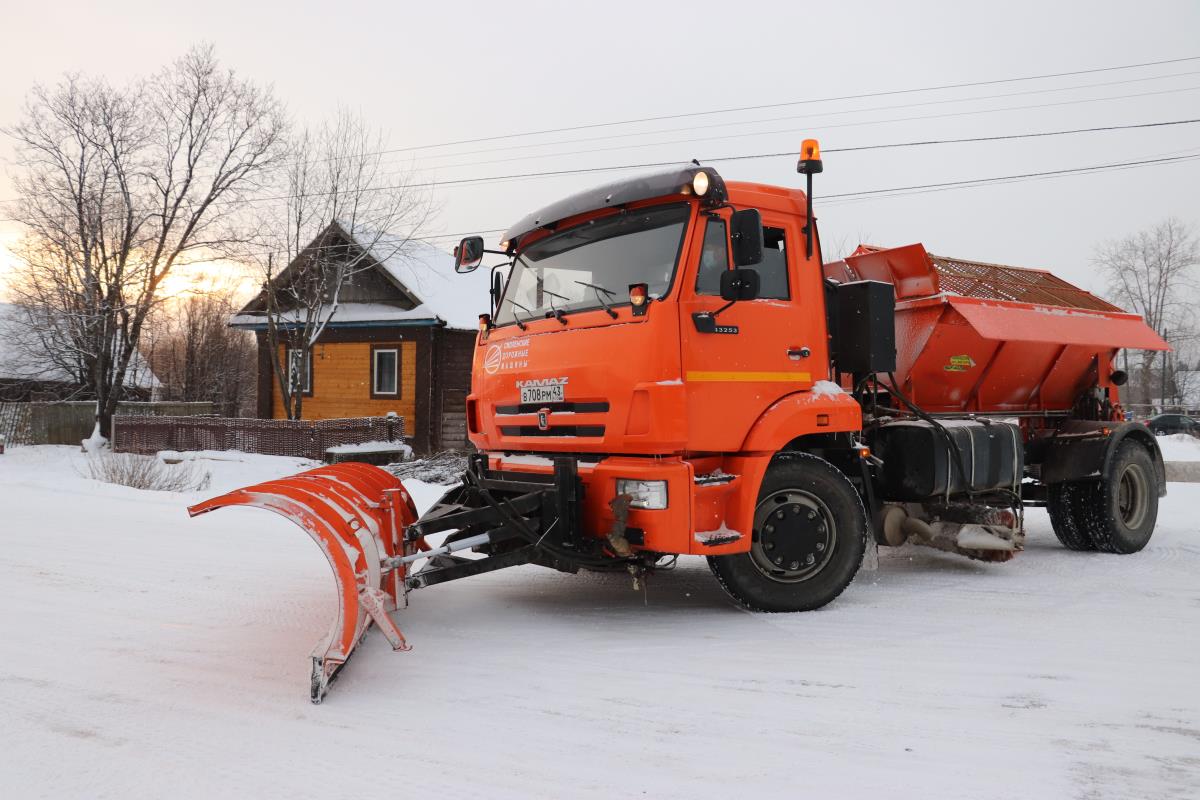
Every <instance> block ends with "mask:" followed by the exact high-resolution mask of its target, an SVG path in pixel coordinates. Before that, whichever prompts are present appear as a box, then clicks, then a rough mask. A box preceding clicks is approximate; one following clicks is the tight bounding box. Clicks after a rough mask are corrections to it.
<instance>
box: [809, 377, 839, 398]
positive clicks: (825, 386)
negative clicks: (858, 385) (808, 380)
mask: <svg viewBox="0 0 1200 800" xmlns="http://www.w3.org/2000/svg"><path fill="white" fill-rule="evenodd" d="M812 393H813V396H814V397H824V396H828V395H835V394H846V390H845V389H843V388H842V387H841V386H838V385H837V384H836V383H834V382H833V381H817V382H816V383H814V384H813V385H812Z"/></svg>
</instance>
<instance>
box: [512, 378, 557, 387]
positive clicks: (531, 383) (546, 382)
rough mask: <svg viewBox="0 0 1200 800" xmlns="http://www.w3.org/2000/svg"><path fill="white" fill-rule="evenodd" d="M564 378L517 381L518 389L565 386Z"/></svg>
mask: <svg viewBox="0 0 1200 800" xmlns="http://www.w3.org/2000/svg"><path fill="white" fill-rule="evenodd" d="M566 385H567V379H566V378H532V379H530V380H527V381H517V388H518V389H528V388H532V387H535V386H566Z"/></svg>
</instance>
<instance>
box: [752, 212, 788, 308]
mask: <svg viewBox="0 0 1200 800" xmlns="http://www.w3.org/2000/svg"><path fill="white" fill-rule="evenodd" d="M755 269H757V270H758V278H759V291H758V296H759V297H760V298H762V299H764V300H787V299H788V298H789V297H790V295H789V293H788V268H787V247H786V245H785V243H784V238H783V229H782V228H769V227H767V226H766V225H764V226H763V260H762V263H760V264H759V265H758V266H757V267H755Z"/></svg>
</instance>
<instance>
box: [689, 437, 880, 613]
mask: <svg viewBox="0 0 1200 800" xmlns="http://www.w3.org/2000/svg"><path fill="white" fill-rule="evenodd" d="M866 544H867V515H866V512H865V511H864V510H863V505H862V501H861V499H860V498H859V496H858V492H857V491H855V489H854V486H853V485H852V484H851V483H850V481H848V480H847V479H846V476H844V475H843V474H842V473H841V472H839V471H838V470H837V469H836V468H835V467H834V466H833V465H832V464H830V463H829V462H827V461H825V460H824V459H820V458H817V457H816V456H811V455H808V454H806V453H788V454H786V455H784V456H781V457H780V458H779V459H777V460H776V461H774V462H773V463H772V464H771V466H770V467H769V468H768V469H767V474H766V477H764V478H763V482H762V487H761V489H760V490H759V494H758V505H757V506H756V508H755V511H754V534H753V539H752V541H751V545H750V551H749V552H747V553H738V554H736V555H729V556H712V557H710V558H709V559H708V565H709V567H710V568H711V569H712V571H713V574H714V575H716V576H717V580H719V581H720V582H721V586H722V587H724V589H725V591H726V592H728V593H729V594H730V596H732V597H733V598H734V599H735V600H737V601H738V602H739V603H741V604H742V605H744V606H745V607H747V608H750V609H754V610H756V611H808V610H811V609H814V608H820V607H821V606H823V605H825V604H826V603H828V602H829V601H831V600H833V599H834V598H835V597H837V596H838V595H839V594H841V593H842V590H844V589H845V588H846V586H847V585H848V584H849V583H850V581H851V580H852V579H853V578H854V575H855V573H856V572H858V567H859V565H860V564H861V563H862V559H863V553H864V552H865V550H866Z"/></svg>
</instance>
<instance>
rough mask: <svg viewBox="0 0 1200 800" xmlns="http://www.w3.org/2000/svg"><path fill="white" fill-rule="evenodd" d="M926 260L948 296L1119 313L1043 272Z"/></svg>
mask: <svg viewBox="0 0 1200 800" xmlns="http://www.w3.org/2000/svg"><path fill="white" fill-rule="evenodd" d="M929 257H930V259H932V261H933V266H934V269H936V270H937V274H938V280H939V282H940V283H941V288H942V291H943V292H948V293H950V294H957V295H963V296H965V297H978V298H982V299H985V300H1013V301H1016V302H1019V303H1038V304H1042V305H1050V306H1060V307H1062V308H1079V309H1085V310H1088V311H1120V310H1121V309H1119V308H1118V307H1116V306H1114V305H1112V304H1111V303H1107V302H1105V301H1104V300H1101V299H1100V298H1099V297H1096V296H1095V295H1093V294H1091V293H1090V292H1085V291H1084V290H1083V289H1080V288H1079V287H1078V286H1073V285H1071V284H1069V283H1067V282H1066V281H1064V280H1062V279H1061V278H1057V277H1055V276H1054V275H1051V274H1050V273H1049V272H1045V271H1043V270H1037V269H1022V268H1020V267H1006V266H1003V265H1000V264H984V263H982V262H979V261H964V260H962V259H958V258H946V257H945V256H935V255H933V254H932V253H930V255H929Z"/></svg>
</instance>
